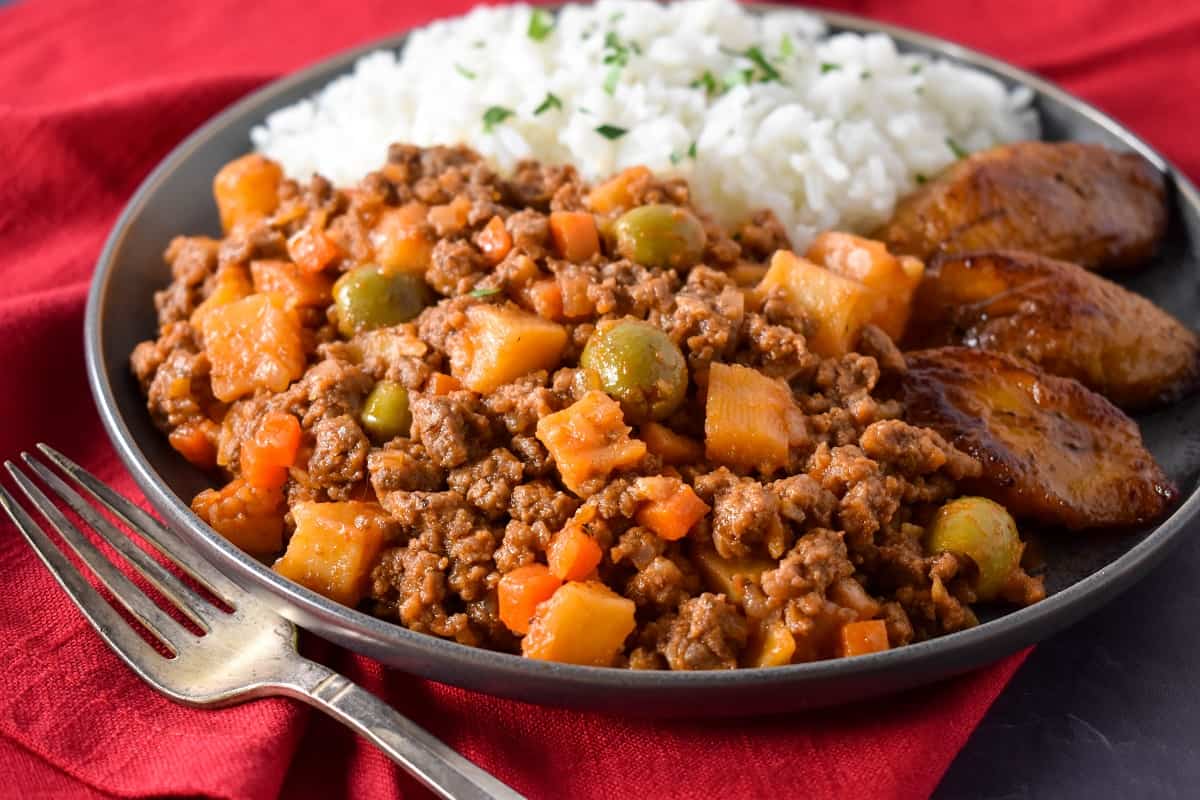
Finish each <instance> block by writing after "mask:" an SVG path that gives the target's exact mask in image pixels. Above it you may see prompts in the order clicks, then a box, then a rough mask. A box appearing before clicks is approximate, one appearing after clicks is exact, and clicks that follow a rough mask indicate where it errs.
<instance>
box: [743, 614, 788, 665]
mask: <svg viewBox="0 0 1200 800" xmlns="http://www.w3.org/2000/svg"><path fill="white" fill-rule="evenodd" d="M795 652H796V640H795V638H794V637H793V636H792V632H791V631H789V630H788V629H787V626H786V625H784V624H783V621H782V620H778V619H776V620H771V621H770V622H766V623H763V625H762V626H760V628H759V630H758V631H756V632H755V634H754V636H753V637H751V639H750V645H749V647H747V648H746V653H745V655H744V656H743V657H742V660H743V662H744V664H743V665H744V666H747V667H782V666H784V665H785V664H790V663H792V655H794V654H795Z"/></svg>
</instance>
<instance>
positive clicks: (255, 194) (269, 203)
mask: <svg viewBox="0 0 1200 800" xmlns="http://www.w3.org/2000/svg"><path fill="white" fill-rule="evenodd" d="M282 181H283V169H282V168H281V167H280V166H279V165H278V164H276V163H275V162H274V161H271V160H270V159H268V158H264V157H263V156H261V155H259V154H258V153H252V154H250V155H248V156H242V157H241V158H238V159H235V160H233V161H230V162H229V163H228V164H226V165H225V166H223V167H221V169H220V171H219V172H217V175H216V177H215V178H213V197H214V199H215V200H216V201H217V210H218V212H220V215H221V227H222V228H224V229H225V231H226V232H228V231H230V230H233V228H234V226H235V225H238V224H243V223H247V222H250V221H252V220H254V219H259V218H261V217H265V216H267V215H269V214H271V213H272V212H273V211H274V210H275V208H276V207H277V206H278V205H279V184H280V183H281V182H282Z"/></svg>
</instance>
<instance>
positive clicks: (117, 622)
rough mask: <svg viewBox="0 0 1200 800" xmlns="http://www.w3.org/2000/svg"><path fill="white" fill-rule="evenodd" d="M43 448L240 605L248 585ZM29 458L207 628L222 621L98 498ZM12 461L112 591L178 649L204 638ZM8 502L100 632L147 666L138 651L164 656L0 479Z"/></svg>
mask: <svg viewBox="0 0 1200 800" xmlns="http://www.w3.org/2000/svg"><path fill="white" fill-rule="evenodd" d="M38 450H40V451H41V452H42V454H43V455H45V457H46V458H47V459H49V460H50V461H52V462H53V463H54V464H55V465H56V466H58V467H59V469H61V470H62V472H63V473H64V474H65V475H66V476H67V477H68V478H69V479H71V481H72V482H73V483H74V484H75V485H76V486H78V487H80V488H82V489H83V490H84V491H85V492H86V493H87V494H88V495H90V496H91V498H92V499H93V500H94V501H95V502H96V503H97V504H99V505H100V506H101V507H102V508H104V509H105V510H107V511H108V512H110V513H111V514H112V515H113V516H115V517H116V518H118V519H120V520H121V521H122V522H123V523H125V524H126V525H127V526H129V528H130V529H132V530H134V531H136V532H137V533H138V534H140V535H141V536H142V538H143V539H144V540H145V541H147V542H149V543H150V544H151V545H152V546H153V547H154V548H155V549H156V550H158V552H159V553H161V554H162V555H163V556H164V557H165V558H167V559H168V560H170V561H171V562H172V563H174V564H175V565H176V566H178V567H179V568H180V569H182V570H183V571H184V572H185V573H187V574H188V575H189V576H191V577H192V578H193V579H194V580H195V581H196V582H197V583H199V584H200V585H201V586H203V587H204V588H205V589H207V590H208V591H209V592H211V593H212V594H213V596H214V597H216V598H218V599H219V600H221V601H222V602H224V603H225V604H226V605H228V606H230V607H234V606H235V603H234V598H236V597H238V595H240V594H241V590H240V589H239V588H238V587H237V586H235V585H234V584H233V583H232V582H231V581H230V580H229V579H228V578H226V577H225V576H224V575H222V574H221V573H219V572H217V570H216V569H214V568H213V567H211V566H209V565H208V564H207V563H202V562H200V560H199V559H196V558H194V557H192V558H187V557H185V556H183V555H182V553H186V550H184V549H183V546H182V545H181V544H180V543H179V542H178V540H177V539H176V538H175V535H174V534H172V533H171V532H170V531H169V530H167V528H166V527H164V526H163V525H162V523H160V522H159V521H158V520H156V519H154V518H153V517H152V516H150V515H149V514H147V513H146V512H145V511H143V510H142V509H140V508H138V507H137V506H135V505H134V504H133V503H131V502H129V501H128V500H126V499H125V498H123V497H121V496H120V495H119V494H117V493H116V492H114V491H113V490H112V489H110V488H109V487H107V486H105V485H104V484H103V483H102V482H100V481H99V480H98V479H97V478H96V477H94V476H93V475H91V474H90V473H88V472H87V471H86V470H84V469H83V468H82V467H80V466H79V465H78V464H75V463H74V462H73V461H71V460H70V459H69V458H67V457H66V456H64V455H62V454H61V453H59V452H58V451H57V450H54V449H53V448H51V447H49V446H47V445H45V444H39V445H38ZM21 460H22V461H24V462H25V465H26V467H27V468H28V469H29V470H31V471H32V472H33V473H35V474H36V475H37V476H38V478H40V479H41V481H42V482H43V483H44V485H45V486H46V487H48V489H49V490H50V492H51V493H52V494H54V495H55V496H57V497H58V499H59V500H61V501H62V502H63V503H64V504H65V505H66V506H67V507H69V508H70V509H71V510H72V511H74V512H75V513H76V514H77V515H78V516H79V518H80V519H82V520H83V521H84V522H85V523H86V524H87V525H88V526H89V527H90V528H92V530H94V531H95V532H96V534H97V535H99V536H100V538H101V539H103V540H104V541H105V542H107V543H108V544H109V545H111V546H112V547H113V548H114V549H115V550H117V551H118V552H119V553H120V554H121V555H122V556H124V558H125V559H127V560H128V562H129V563H130V565H131V566H132V567H133V568H134V570H135V571H136V572H137V573H138V574H139V575H141V576H142V577H143V578H145V579H146V580H147V581H148V582H149V583H150V584H151V585H153V586H154V587H155V589H157V590H158V591H159V592H161V593H162V595H163V596H164V597H166V598H167V599H168V600H169V601H170V602H171V603H172V604H173V605H174V606H175V607H176V608H177V609H178V610H179V611H180V613H182V614H183V615H185V616H186V617H187V619H188V620H190V621H191V622H192V623H193V624H194V625H196V626H197V627H198V628H199V629H200V630H201V631H204V632H205V633H207V632H209V631H210V630H211V625H212V623H213V622H215V621H216V615H219V614H223V612H222V611H220V610H219V609H217V607H216V606H214V605H213V604H212V603H210V602H209V601H207V600H205V599H204V598H202V597H201V596H200V594H199V593H197V592H196V591H195V590H193V589H192V588H190V587H189V586H187V585H186V584H185V583H184V582H183V581H181V580H180V579H179V578H177V577H176V576H175V575H173V574H171V572H170V571H168V570H167V569H166V568H164V567H163V566H162V565H161V564H159V563H158V561H156V560H155V559H154V558H152V557H151V556H150V555H149V554H148V553H147V552H146V551H145V550H143V549H141V548H140V547H139V546H138V545H137V544H135V543H134V541H133V540H132V539H130V538H129V537H128V536H127V535H126V534H125V533H124V532H123V531H121V530H120V529H119V528H118V527H117V526H116V525H114V524H113V523H112V522H110V521H109V520H108V519H106V518H105V517H104V516H103V515H102V514H100V513H99V511H98V510H97V509H96V508H95V507H94V506H93V505H91V504H89V503H87V502H86V501H85V500H84V499H83V497H82V496H80V494H79V493H78V492H77V491H76V490H75V489H74V488H72V487H71V486H69V485H68V484H67V482H66V481H64V480H63V479H62V478H60V477H59V476H58V475H57V474H55V473H54V472H52V471H51V470H50V468H49V467H47V466H46V465H45V464H43V463H42V462H41V461H39V460H38V459H37V458H35V457H34V456H32V455H30V454H29V453H22V454H21ZM4 466H5V468H6V469H7V470H8V472H9V474H10V475H11V476H12V478H13V480H14V481H15V482H16V484H17V485H18V486H19V487H20V488H21V491H22V492H23V493H24V494H25V496H26V497H27V498H28V499H29V502H30V504H31V505H32V506H33V507H34V508H36V509H37V510H38V511H39V512H40V513H41V514H42V516H43V517H45V519H46V521H47V522H49V523H50V525H51V526H52V527H53V528H54V529H55V530H56V531H58V533H59V535H60V536H61V537H62V540H63V541H65V542H66V543H67V544H68V545H69V546H70V547H71V549H72V550H74V551H75V553H76V555H78V556H79V558H80V559H81V560H82V561H83V562H84V563H86V564H87V565H88V567H89V568H90V569H91V570H92V572H93V573H95V575H96V577H97V578H99V579H100V582H101V583H102V584H103V585H104V586H105V588H107V589H108V591H109V592H110V593H111V594H112V596H113V597H114V598H116V600H117V601H118V602H120V603H121V605H122V606H124V607H125V609H126V610H127V611H128V612H129V613H130V614H132V615H133V616H134V617H135V618H136V619H137V620H138V621H139V622H140V623H141V624H142V625H143V626H145V628H146V630H147V631H149V632H150V633H151V634H152V635H153V636H154V638H155V639H157V640H158V641H159V642H160V643H161V644H162V645H163V646H164V647H166V648H167V649H168V650H170V651H171V652H172V653H178V652H179V648H180V647H181V646H185V645H186V644H187V643H188V642H189V641H195V640H196V639H197V638H198V637H197V636H196V634H194V633H193V632H191V631H190V630H188V629H187V627H185V626H184V625H183V624H181V623H179V622H178V621H176V620H175V619H174V618H172V617H171V615H170V614H168V613H167V612H166V611H164V610H163V609H162V608H160V607H159V606H158V605H157V604H156V603H155V602H154V601H153V600H152V599H151V598H150V597H149V596H148V595H147V594H146V593H145V592H143V591H142V590H141V589H140V588H138V586H137V585H136V584H134V582H133V581H131V580H130V579H129V578H128V577H126V575H125V574H124V573H123V572H122V571H121V570H120V569H118V567H117V566H116V565H115V564H114V563H113V562H112V561H110V560H109V559H108V558H107V557H106V556H105V555H104V554H103V553H102V552H101V551H100V549H99V548H97V547H96V545H95V544H93V543H92V541H91V540H90V539H88V537H87V536H85V535H84V534H83V532H82V531H81V530H80V529H79V528H78V527H76V525H75V524H74V523H72V522H71V521H70V520H69V519H68V518H67V516H66V515H65V514H64V513H63V512H62V510H60V509H59V508H58V507H57V506H56V505H55V504H54V502H53V501H52V500H51V499H50V498H49V497H48V496H47V495H46V493H44V492H43V491H42V490H41V489H40V488H38V486H37V485H36V484H35V483H34V482H33V480H32V479H31V478H30V477H29V476H28V475H27V474H26V473H25V472H24V471H23V470H22V469H21V468H20V467H19V466H18V465H16V464H14V463H13V462H11V461H6V462H5V463H4ZM0 505H3V506H4V510H5V511H7V512H8V515H9V517H10V518H11V519H12V521H13V522H14V523H15V524H16V526H17V528H18V529H20V531H21V533H22V534H23V535H24V536H25V538H26V539H27V540H28V541H29V543H30V545H32V546H33V549H34V550H35V551H37V554H38V556H39V557H40V558H41V559H42V561H43V562H44V563H45V564H46V566H47V567H48V568H49V569H50V572H51V573H53V574H54V577H55V579H57V581H58V583H59V584H60V585H61V586H62V587H63V589H65V590H66V592H67V594H68V595H70V597H71V599H72V600H74V601H75V604H76V605H77V606H79V608H80V610H81V611H83V613H84V615H85V616H86V617H87V618H88V620H89V621H90V622H91V623H92V625H93V626H94V627H95V628H96V630H97V631H98V632H99V633H100V635H101V636H103V637H104V639H105V640H106V641H107V642H108V643H109V645H111V646H112V647H113V649H115V650H116V651H117V652H118V653H120V654H121V656H122V657H123V658H124V659H125V661H126V662H127V663H129V664H130V666H132V667H133V668H134V669H135V670H138V671H139V672H141V671H142V670H141V666H140V665H139V664H138V663H134V659H136V660H137V661H139V662H141V665H144V664H145V663H146V661H147V659H149V658H151V657H157V654H156V653H155V651H154V649H153V648H152V647H151V646H150V645H149V644H148V643H147V642H146V641H145V640H143V639H142V638H141V637H140V636H139V635H138V634H137V633H136V632H135V631H134V630H133V629H132V628H131V627H130V626H129V625H128V624H127V623H126V622H125V620H123V619H122V618H121V616H120V614H119V613H117V611H116V609H114V608H113V607H112V606H111V605H109V603H108V602H106V601H105V600H104V598H103V597H102V596H101V595H100V593H99V592H98V591H97V590H96V589H95V588H94V587H93V586H92V585H91V583H89V582H88V581H87V579H86V578H84V576H83V575H82V574H81V573H80V571H79V570H78V569H77V568H76V567H75V566H74V565H73V564H72V563H71V562H70V560H69V559H67V557H66V556H65V555H64V553H63V552H62V551H61V550H60V549H59V547H58V546H56V545H55V544H54V542H53V541H52V540H51V539H50V537H49V536H47V534H46V532H45V530H43V529H42V527H41V526H39V525H37V524H36V523H35V522H34V521H33V519H32V518H31V517H30V516H29V514H28V513H26V511H25V510H24V509H23V508H22V507H21V506H20V505H19V504H18V503H17V502H16V500H15V499H14V498H13V496H12V495H11V494H10V493H9V492H8V491H7V490H6V489H5V488H4V487H3V486H0Z"/></svg>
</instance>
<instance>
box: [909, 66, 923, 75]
mask: <svg viewBox="0 0 1200 800" xmlns="http://www.w3.org/2000/svg"><path fill="white" fill-rule="evenodd" d="M920 71H921V65H920V64H913V65H912V66H911V67H909V68H908V73H909V74H910V75H916V74H918V73H920Z"/></svg>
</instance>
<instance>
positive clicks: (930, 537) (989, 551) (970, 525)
mask: <svg viewBox="0 0 1200 800" xmlns="http://www.w3.org/2000/svg"><path fill="white" fill-rule="evenodd" d="M946 550H949V551H952V552H955V553H960V554H962V555H965V556H969V557H970V558H971V560H972V561H974V562H975V565H976V566H977V567H979V583H978V584H977V586H976V590H975V593H976V595H977V596H978V597H979V599H980V600H983V601H985V602H986V601H989V600H995V599H996V597H997V596H998V595H999V594H1000V591H1001V590H1002V589H1003V588H1004V584H1005V583H1007V582H1008V579H1009V577H1010V576H1011V575H1012V574H1013V571H1014V570H1016V569H1017V567H1018V566H1020V563H1021V551H1022V550H1024V545H1023V544H1022V543H1021V538H1020V537H1019V536H1018V535H1017V524H1016V523H1015V522H1014V521H1013V518H1012V515H1011V514H1009V513H1008V511H1007V510H1006V509H1005V508H1004V506H1002V505H1000V504H999V503H995V502H992V501H991V500H988V499H987V498H984V497H960V498H958V499H957V500H952V501H950V502H949V503H946V504H945V505H944V506H942V507H941V508H939V509H938V511H937V514H935V515H934V517H933V523H932V524H931V525H930V526H929V529H928V530H927V531H926V532H925V551H926V552H927V553H929V554H930V555H933V554H935V553H941V552H943V551H946Z"/></svg>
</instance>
